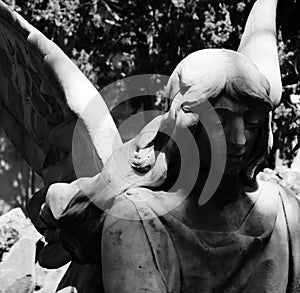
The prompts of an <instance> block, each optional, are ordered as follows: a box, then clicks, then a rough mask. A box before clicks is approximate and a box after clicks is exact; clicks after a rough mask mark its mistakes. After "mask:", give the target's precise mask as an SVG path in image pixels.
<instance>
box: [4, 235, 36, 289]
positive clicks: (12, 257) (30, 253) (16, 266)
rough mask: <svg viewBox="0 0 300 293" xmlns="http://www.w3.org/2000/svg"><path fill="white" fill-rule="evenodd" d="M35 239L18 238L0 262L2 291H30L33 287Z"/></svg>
mask: <svg viewBox="0 0 300 293" xmlns="http://www.w3.org/2000/svg"><path fill="white" fill-rule="evenodd" d="M35 248H36V246H35V241H34V240H32V239H24V238H23V239H20V240H19V241H18V242H17V243H16V244H15V245H14V246H13V247H12V248H11V250H10V252H9V255H8V257H7V258H6V260H4V261H3V262H2V263H0V288H1V290H2V292H3V293H30V292H33V290H34V287H35ZM0 292H1V291H0Z"/></svg>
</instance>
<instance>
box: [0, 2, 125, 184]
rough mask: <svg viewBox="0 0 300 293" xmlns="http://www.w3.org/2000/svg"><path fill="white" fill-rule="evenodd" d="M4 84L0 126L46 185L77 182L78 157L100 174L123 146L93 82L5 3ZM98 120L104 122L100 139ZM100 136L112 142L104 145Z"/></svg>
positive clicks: (0, 6) (0, 9) (0, 62)
mask: <svg viewBox="0 0 300 293" xmlns="http://www.w3.org/2000/svg"><path fill="white" fill-rule="evenodd" d="M0 85H1V86H0V124H1V126H2V127H3V129H4V130H5V132H6V134H7V136H8V137H9V138H10V140H11V141H12V143H13V144H14V145H15V147H16V148H17V150H18V151H19V152H20V154H21V155H22V156H23V158H24V159H25V160H26V161H27V163H28V164H29V165H30V166H32V168H33V169H34V171H35V172H37V173H38V174H39V175H41V176H42V177H43V179H44V181H45V183H46V184H47V185H48V184H50V183H53V182H58V181H71V180H74V179H75V172H74V157H75V160H76V162H75V165H77V166H80V164H81V163H83V162H84V163H85V164H86V162H87V161H88V162H90V160H93V164H94V165H95V166H96V165H97V168H98V169H99V168H101V167H102V165H103V163H104V162H105V160H106V158H107V157H108V156H109V155H110V152H111V148H112V144H113V143H117V144H118V143H120V144H121V139H120V136H119V133H118V130H117V128H116V126H115V124H114V122H113V120H112V117H111V115H110V113H109V110H108V109H107V106H106V104H105V102H104V101H103V99H102V97H101V96H100V94H99V93H98V91H97V90H96V89H95V87H94V86H93V85H92V84H91V83H90V81H89V80H88V79H87V78H86V77H85V76H84V74H83V73H82V72H81V71H80V70H79V69H78V68H77V67H76V65H75V64H74V63H73V62H72V61H71V60H70V59H69V58H68V57H67V56H66V55H65V54H64V53H63V52H62V50H61V49H60V48H59V47H58V46H57V45H55V44H54V43H53V42H51V41H50V40H49V39H47V38H46V37H45V36H44V35H43V34H42V33H41V32H39V31H38V30H37V29H36V28H34V27H33V26H31V25H30V24H29V23H28V22H27V21H26V20H24V19H23V18H22V17H21V16H20V15H18V14H17V13H16V12H14V11H13V10H11V9H10V8H9V7H8V6H7V5H6V4H4V3H3V2H1V1H0ZM99 117H100V118H101V119H102V118H103V117H105V126H103V127H102V130H101V131H100V136H99V129H98V128H99V127H98V126H99V123H101V119H100V118H99ZM102 120H103V119H102ZM74 132H76V136H77V137H76V138H75V141H76V142H77V144H78V143H79V145H77V146H76V147H75V148H74ZM102 135H103V137H106V138H107V137H109V138H112V137H113V138H114V139H106V140H105V141H103V139H102V140H101V136H102ZM72 140H73V142H72ZM72 144H73V146H72ZM74 149H75V156H74ZM72 151H73V159H72ZM76 152H77V153H76ZM87 158H88V160H87ZM95 168H96V167H95ZM95 168H94V169H93V168H91V169H93V170H92V171H91V172H90V173H95V171H96V169H95ZM84 170H85V171H86V172H87V174H83V172H81V174H80V175H85V176H88V175H94V174H88V173H89V171H88V170H87V169H84Z"/></svg>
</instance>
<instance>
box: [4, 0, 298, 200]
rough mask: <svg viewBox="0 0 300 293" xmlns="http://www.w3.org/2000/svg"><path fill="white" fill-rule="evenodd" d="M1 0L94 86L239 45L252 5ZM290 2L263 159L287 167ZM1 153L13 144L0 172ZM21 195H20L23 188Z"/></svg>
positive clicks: (291, 122) (291, 116)
mask: <svg viewBox="0 0 300 293" xmlns="http://www.w3.org/2000/svg"><path fill="white" fill-rule="evenodd" d="M6 2H7V3H8V4H9V5H11V6H12V7H14V8H15V9H16V10H17V11H18V12H19V13H20V14H21V15H23V16H24V17H25V18H26V19H27V20H28V21H29V22H30V23H31V24H33V25H34V26H35V27H37V28H38V29H39V30H40V31H42V32H43V33H44V34H45V35H46V36H47V37H48V38H50V39H51V40H53V41H54V42H55V43H57V44H58V45H59V46H60V47H61V48H62V49H63V50H64V51H65V52H66V53H67V55H68V56H69V57H70V58H72V60H73V61H74V62H75V63H76V64H77V65H78V66H79V68H80V69H81V70H82V71H83V72H84V73H85V74H86V76H87V77H88V78H89V79H90V80H91V81H92V82H93V84H94V85H95V86H96V87H97V88H98V89H101V88H103V87H104V86H106V85H108V84H109V83H111V82H113V81H116V80H118V79H121V78H124V77H127V76H131V75H135V74H145V73H159V74H166V75H170V74H171V72H172V70H173V69H174V68H175V66H176V65H177V64H178V62H179V61H180V60H181V59H182V58H184V57H185V56H186V55H188V54H189V53H191V52H193V51H195V50H199V49H203V48H211V47H213V48H221V47H225V48H229V49H237V47H238V44H239V40H240V37H241V34H242V31H243V27H244V24H245V22H246V18H247V15H248V14H249V11H250V9H251V7H252V5H253V3H254V1H253V0H241V1H234V0H223V1H216V0H161V1H157V0H128V1H124V0H91V1H83V0H27V1H23V0H11V1H8V0H7V1H6ZM293 3H294V1H291V0H287V1H286V2H283V1H281V2H280V5H281V10H280V11H282V12H281V15H280V17H279V20H280V21H281V23H283V30H282V31H283V35H282V34H279V45H278V47H279V52H280V63H281V68H282V78H283V82H284V93H283V99H282V104H281V105H280V106H279V107H278V108H277V109H276V111H275V112H274V125H273V128H274V149H273V152H272V155H271V157H270V162H269V166H270V167H272V168H274V166H275V157H276V156H275V154H276V153H277V156H278V154H280V157H281V158H282V159H283V160H284V163H285V164H287V165H289V164H290V163H291V162H292V159H293V157H294V154H295V152H293V151H292V150H294V151H296V150H297V148H298V145H297V143H298V133H299V117H298V112H299V109H300V108H298V105H300V104H298V103H297V99H298V96H297V94H298V92H299V90H298V87H299V86H298V75H297V73H296V71H295V64H296V65H297V62H296V63H295V62H294V61H295V59H297V48H298V47H299V44H298V43H300V42H298V41H297V28H298V24H297V22H296V17H295V16H291V17H290V15H292V14H293V13H295V11H297V9H296V8H295V7H294V6H295V4H293ZM296 5H298V4H296ZM298 6H299V5H298ZM299 12H300V10H299ZM293 17H294V18H293ZM293 21H294V22H293ZM154 102H155V99H154V98H153V99H152V100H151V99H150V102H149V100H148V101H147V102H141V100H136V101H133V102H132V104H131V105H130V107H131V108H133V109H136V108H139V107H143V108H144V110H147V109H152V108H154V107H155V106H154ZM139 103H142V104H143V105H140V104H139ZM6 145H7V147H6ZM6 152H9V153H10V152H11V148H10V147H9V143H8V142H6V143H5V138H4V137H3V138H2V141H1V150H0V159H1V160H2V161H3V162H4V163H1V164H0V172H1V168H2V167H1V166H2V165H3V166H4V165H5V164H6V163H7V161H6V157H5V156H6ZM18 160H19V158H18ZM14 163H15V161H14V159H13V160H11V161H9V162H8V163H7V164H8V165H9V166H10V167H9V166H8V167H6V168H13V167H12V165H13V164H14ZM26 172H27V173H28V172H29V171H28V170H26V171H25V173H26ZM21 173H22V172H21ZM23 173H24V172H23ZM23 173H22V174H23ZM25 173H24V174H25ZM0 175H1V173H0ZM26 176H27V177H26ZM26 176H25V175H24V176H23V177H22V178H25V177H26V178H31V179H30V180H31V183H30V184H28V183H26V184H27V185H26V184H25V185H26V186H31V187H30V188H31V189H30V191H33V190H34V188H35V187H34V186H33V185H32V181H33V179H32V178H33V177H32V176H29V175H28V174H27V175H26ZM19 177H20V176H19ZM26 180H27V179H26ZM26 192H27V193H28V191H26ZM26 192H25V194H26ZM21 195H22V196H24V191H22V192H21ZM0 196H1V194H0Z"/></svg>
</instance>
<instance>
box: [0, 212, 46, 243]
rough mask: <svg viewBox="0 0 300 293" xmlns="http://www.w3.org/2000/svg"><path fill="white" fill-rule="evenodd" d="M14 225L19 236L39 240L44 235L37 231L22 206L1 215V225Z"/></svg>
mask: <svg viewBox="0 0 300 293" xmlns="http://www.w3.org/2000/svg"><path fill="white" fill-rule="evenodd" d="M3 226H5V227H7V228H9V227H12V228H14V229H15V230H17V231H18V233H19V238H27V239H32V240H33V241H35V242H36V241H38V240H39V239H40V238H42V235H41V234H40V233H38V232H37V230H36V229H35V228H34V226H33V224H32V223H31V221H30V220H29V219H28V218H26V216H25V215H24V213H23V211H22V210H21V209H20V208H15V209H12V210H11V211H9V212H8V213H6V214H4V215H2V216H1V217H0V227H3Z"/></svg>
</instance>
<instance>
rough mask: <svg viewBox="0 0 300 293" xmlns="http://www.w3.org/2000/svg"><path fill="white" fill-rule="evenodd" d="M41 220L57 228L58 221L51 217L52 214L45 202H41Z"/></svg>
mask: <svg viewBox="0 0 300 293" xmlns="http://www.w3.org/2000/svg"><path fill="white" fill-rule="evenodd" d="M40 218H41V220H42V221H43V222H44V223H45V224H46V225H47V226H49V227H53V228H58V227H59V224H58V221H57V220H56V219H55V218H54V217H53V214H52V212H51V210H50V208H49V206H48V205H47V204H43V205H42V208H41V211H40Z"/></svg>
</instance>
